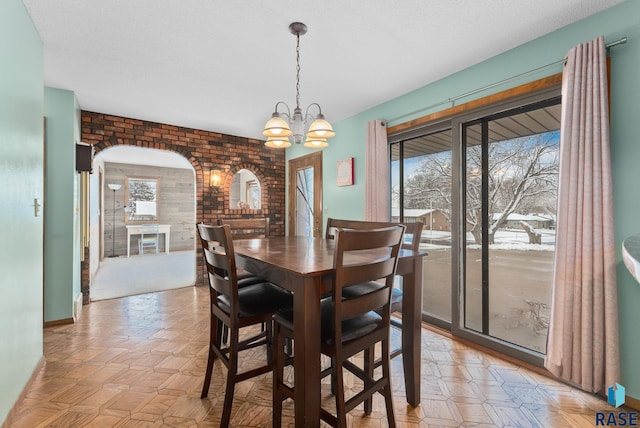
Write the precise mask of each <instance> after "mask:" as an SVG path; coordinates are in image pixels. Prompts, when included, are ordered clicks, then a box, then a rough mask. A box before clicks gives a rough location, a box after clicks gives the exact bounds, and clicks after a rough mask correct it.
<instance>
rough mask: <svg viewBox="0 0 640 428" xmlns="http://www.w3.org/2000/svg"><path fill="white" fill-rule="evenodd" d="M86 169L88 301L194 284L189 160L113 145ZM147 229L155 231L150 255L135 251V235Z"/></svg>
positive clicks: (138, 237) (193, 183) (193, 191)
mask: <svg viewBox="0 0 640 428" xmlns="http://www.w3.org/2000/svg"><path fill="white" fill-rule="evenodd" d="M93 171H94V174H93V175H92V177H91V195H92V196H91V211H90V212H91V215H90V230H91V236H92V237H94V238H93V239H91V242H90V250H89V251H90V257H89V259H90V261H91V263H90V266H89V269H90V275H91V278H92V281H91V289H90V298H91V300H101V299H105V298H114V297H122V296H125V295H133V294H142V293H148V292H153V291H160V290H165V289H171V288H179V287H184V286H189V285H193V284H194V283H195V280H196V257H195V248H196V243H195V236H194V233H193V227H194V224H195V223H196V187H197V186H196V173H195V169H194V167H193V166H192V165H191V162H190V161H189V160H187V159H186V158H185V157H183V156H181V155H180V154H178V153H175V152H171V151H167V150H159V149H150V148H141V147H134V146H114V147H111V148H107V149H105V150H102V151H101V152H100V153H98V154H97V155H96V156H95V159H94V165H93ZM96 172H97V174H96ZM147 224H154V225H158V233H157V234H156V235H155V238H156V239H157V247H156V249H157V251H152V252H148V251H147V252H144V253H141V252H140V248H139V246H138V242H140V241H141V239H142V235H141V234H140V230H141V228H142V225H147ZM156 256H157V257H156Z"/></svg>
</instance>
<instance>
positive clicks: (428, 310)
mask: <svg viewBox="0 0 640 428" xmlns="http://www.w3.org/2000/svg"><path fill="white" fill-rule="evenodd" d="M451 144H452V143H451V130H450V129H447V130H443V131H438V132H433V133H430V134H426V135H422V136H419V137H416V138H412V139H410V140H406V141H402V142H400V143H396V144H393V145H392V146H391V157H392V161H391V170H392V171H391V176H392V214H391V217H392V221H394V222H405V223H410V222H416V221H420V222H422V223H423V224H424V226H423V231H422V237H421V244H420V249H421V250H425V251H427V252H428V254H429V255H428V256H427V257H425V258H424V267H423V272H424V274H423V280H422V284H423V293H422V294H423V306H422V310H423V313H424V314H425V315H426V316H427V318H436V319H438V320H442V321H444V322H446V323H450V322H451V243H452V241H451V180H452V172H451V171H452V168H451V166H452V151H451Z"/></svg>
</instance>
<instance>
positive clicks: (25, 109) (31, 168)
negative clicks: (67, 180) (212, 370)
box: [0, 0, 44, 425]
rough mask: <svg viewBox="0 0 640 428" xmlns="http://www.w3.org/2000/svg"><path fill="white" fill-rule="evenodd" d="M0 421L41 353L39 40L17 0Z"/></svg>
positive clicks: (0, 269)
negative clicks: (37, 210) (37, 205)
mask: <svg viewBox="0 0 640 428" xmlns="http://www.w3.org/2000/svg"><path fill="white" fill-rule="evenodd" d="M0 64H2V66H1V67H0V183H2V184H0V201H2V203H0V224H2V225H3V226H4V227H3V230H2V244H0V338H1V339H0V384H1V386H0V425H2V422H3V421H4V420H5V419H6V416H7V414H8V412H9V411H10V410H11V408H12V407H13V404H14V403H15V401H16V399H17V398H18V396H19V395H20V393H21V392H22V390H23V388H24V387H25V385H26V383H27V381H28V380H29V378H30V377H31V375H32V373H33V371H34V369H35V368H36V366H37V364H38V362H39V361H40V358H41V357H42V230H43V218H44V217H43V216H42V213H40V215H39V216H35V210H34V199H35V198H38V199H39V201H40V202H42V197H43V194H44V191H43V177H42V168H43V126H42V118H43V116H44V110H43V109H44V77H43V47H42V42H41V41H40V37H39V36H38V33H37V32H36V30H35V28H34V26H33V24H32V22H31V18H30V17H29V15H28V14H27V11H26V10H25V7H24V4H23V3H22V1H21V0H2V1H1V2H0Z"/></svg>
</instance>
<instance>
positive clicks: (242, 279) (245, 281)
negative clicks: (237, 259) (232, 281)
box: [238, 271, 268, 288]
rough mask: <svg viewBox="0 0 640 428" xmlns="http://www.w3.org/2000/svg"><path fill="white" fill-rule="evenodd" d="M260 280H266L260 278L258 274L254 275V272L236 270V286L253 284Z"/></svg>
mask: <svg viewBox="0 0 640 428" xmlns="http://www.w3.org/2000/svg"><path fill="white" fill-rule="evenodd" d="M260 282H268V281H267V280H266V279H264V278H260V277H259V276H255V275H254V274H252V273H250V272H247V271H244V272H243V273H242V274H240V272H238V288H243V287H246V286H247V285H254V284H258V283H260Z"/></svg>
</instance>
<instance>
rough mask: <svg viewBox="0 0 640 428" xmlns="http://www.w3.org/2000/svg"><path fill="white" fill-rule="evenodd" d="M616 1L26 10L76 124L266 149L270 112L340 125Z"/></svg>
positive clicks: (256, 0) (203, 2) (237, 2)
mask: <svg viewBox="0 0 640 428" xmlns="http://www.w3.org/2000/svg"><path fill="white" fill-rule="evenodd" d="M620 2H621V0H518V1H515V0H351V1H344V0H324V1H310V0H272V1H260V0H253V1H252V0H232V1H231V0H226V1H222V0H135V1H132V0H56V1H51V0H24V3H25V5H26V8H27V10H28V11H29V14H30V15H31V17H32V19H33V21H34V23H35V26H36V28H37V29H38V32H39V33H40V37H41V38H42V40H43V43H44V61H45V83H46V85H47V86H51V87H56V88H62V89H69V90H72V91H74V92H75V94H76V96H77V98H78V101H79V103H80V107H81V108H82V109H83V110H88V111H95V112H101V113H108V114H114V115H119V116H125V117H131V118H137V119H143V120H150V121H155V122H161V123H168V124H174V125H179V126H186V127H190V128H196V129H203V130H210V131H215V132H220V133H224V134H231V135H238V136H244V137H252V138H260V139H262V135H261V131H262V128H263V126H264V123H265V122H266V120H267V119H268V118H269V117H270V114H271V112H272V111H273V108H274V106H275V103H276V102H277V101H280V100H282V101H285V102H287V104H289V106H290V107H292V108H293V106H294V104H295V37H294V36H293V35H291V34H290V33H289V31H288V26H289V23H291V22H293V21H301V22H304V23H305V24H307V26H308V27H309V31H308V33H307V34H306V35H305V36H302V37H301V81H300V88H301V100H300V101H301V106H302V107H303V109H304V108H306V106H308V105H309V104H310V103H312V102H317V103H319V104H320V105H321V106H322V109H323V112H324V113H325V115H326V117H327V119H328V120H330V121H332V122H336V121H339V120H342V119H345V118H347V117H349V116H352V115H354V114H356V113H359V112H361V111H363V110H365V109H367V108H370V107H373V106H375V105H378V104H380V103H382V102H384V101H387V100H390V99H392V98H395V97H397V96H399V95H402V94H404V93H407V92H409V91H411V90H414V89H416V88H419V87H421V86H424V85H426V84H428V83H430V82H433V81H435V80H438V79H440V78H442V77H445V76H447V75H449V74H452V73H454V72H456V71H459V70H461V69H464V68H466V67H469V66H470V65H473V64H475V63H478V62H480V61H483V60H485V59H487V58H490V57H492V56H494V55H496V54H499V53H501V52H504V51H506V50H509V49H511V48H514V47H516V46H518V45H521V44H523V43H525V42H527V41H529V40H532V39H535V38H537V37H539V36H541V35H544V34H547V33H549V32H551V31H554V30H556V29H558V28H560V27H563V26H565V25H567V24H570V23H572V22H575V21H577V20H580V19H582V18H584V17H587V16H589V15H592V14H594V13H596V12H599V11H601V10H603V9H606V8H609V7H611V6H613V5H615V4H617V3H620Z"/></svg>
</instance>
